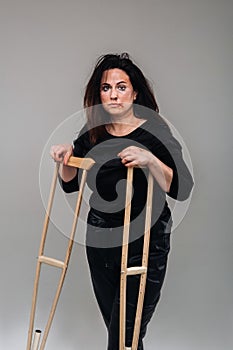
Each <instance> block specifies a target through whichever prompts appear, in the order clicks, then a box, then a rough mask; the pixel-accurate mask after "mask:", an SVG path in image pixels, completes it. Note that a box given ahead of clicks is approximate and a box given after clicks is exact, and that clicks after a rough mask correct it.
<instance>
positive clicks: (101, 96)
mask: <svg viewBox="0 0 233 350" xmlns="http://www.w3.org/2000/svg"><path fill="white" fill-rule="evenodd" d="M106 100H107V94H106V93H103V92H101V93H100V101H101V102H102V103H104V102H105V101H106Z"/></svg>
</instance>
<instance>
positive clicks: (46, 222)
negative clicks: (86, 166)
mask: <svg viewBox="0 0 233 350" xmlns="http://www.w3.org/2000/svg"><path fill="white" fill-rule="evenodd" d="M58 170H59V164H58V163H57V164H56V167H55V169H54V174H53V180H52V184H51V189H50V195H49V200H48V206H47V210H46V214H45V220H44V226H43V231H42V236H41V242H40V248H39V256H40V255H42V254H43V252H44V246H45V240H46V236H47V231H48V225H49V221H50V214H51V209H52V205H53V199H54V194H55V189H56V184H57V177H58ZM40 271H41V263H40V262H39V261H37V266H36V275H35V281H34V289H33V296H32V306H31V315H30V323H29V330H28V341H27V350H30V349H31V344H32V332H33V327H34V320H35V311H36V302H37V294H38V286H39V278H40ZM37 340H38V337H37ZM34 343H35V342H34ZM36 346H37V344H36V345H34V344H33V349H32V350H34V349H36Z"/></svg>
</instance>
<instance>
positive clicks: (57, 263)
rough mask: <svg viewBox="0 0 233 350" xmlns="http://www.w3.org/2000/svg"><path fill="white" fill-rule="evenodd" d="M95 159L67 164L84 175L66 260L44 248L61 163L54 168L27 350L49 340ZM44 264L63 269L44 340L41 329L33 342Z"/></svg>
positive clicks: (38, 348)
mask: <svg viewBox="0 0 233 350" xmlns="http://www.w3.org/2000/svg"><path fill="white" fill-rule="evenodd" d="M94 163H95V162H94V160H93V159H90V158H77V157H73V156H71V157H70V158H69V160H68V163H67V165H68V166H70V167H75V168H79V169H81V170H82V176H81V181H80V185H79V192H78V196H77V202H76V207H75V211H74V219H73V224H72V228H71V232H70V236H69V241H68V245H67V250H66V254H65V259H64V261H61V260H57V259H54V258H51V257H48V256H45V255H44V248H45V242H46V237H47V231H48V226H49V223H50V215H51V210H52V205H53V200H54V195H55V189H56V184H57V179H58V173H59V163H57V164H56V167H55V170H54V175H53V180H52V184H51V189H50V195H49V200H48V206H47V210H46V215H45V220H44V226H43V231H42V237H41V242H40V248H39V254H38V259H37V266H36V275H35V281H34V289H33V296H32V307H31V314H30V323H29V330H28V340H27V348H26V349H27V350H44V348H45V344H46V341H47V337H48V334H49V330H50V328H51V324H52V320H53V317H54V314H55V310H56V307H57V304H58V300H59V297H60V294H61V289H62V286H63V283H64V280H65V276H66V272H67V268H68V264H69V260H70V255H71V251H72V247H73V242H74V236H75V231H76V227H77V221H78V216H79V212H80V207H81V202H82V196H83V191H84V186H85V183H86V177H87V171H88V170H89V169H91V167H92V166H93V165H94ZM42 264H47V265H51V266H53V267H57V268H60V269H62V271H61V275H60V279H59V281H58V286H57V290H56V292H55V297H54V300H53V303H52V307H51V310H50V313H49V317H48V321H47V324H46V327H45V330H44V335H43V337H42V341H41V344H40V336H41V331H40V330H36V331H35V335H34V340H33V344H32V332H33V328H34V319H35V312H36V302H37V295H38V287H39V278H40V272H41V265H42Z"/></svg>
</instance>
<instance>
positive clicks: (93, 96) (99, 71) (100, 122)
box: [84, 53, 161, 143]
mask: <svg viewBox="0 0 233 350" xmlns="http://www.w3.org/2000/svg"><path fill="white" fill-rule="evenodd" d="M114 68H118V69H121V70H123V71H124V72H125V73H126V74H127V75H128V76H129V78H130V81H131V84H132V86H133V89H134V91H136V92H137V97H136V99H135V101H134V107H135V108H136V106H137V105H139V106H144V107H147V108H148V109H149V110H151V111H154V112H156V115H158V112H159V107H158V104H157V102H156V100H155V96H154V93H153V91H152V88H151V86H150V84H149V82H148V80H147V79H146V78H145V76H144V75H143V73H142V71H141V70H140V69H139V68H138V67H137V66H136V65H135V64H134V63H133V62H132V60H131V59H130V57H129V55H128V54H127V53H123V54H120V55H118V54H106V55H102V56H100V57H99V59H98V61H97V63H96V65H95V68H94V71H93V73H92V75H91V77H90V79H89V82H88V84H87V86H86V91H85V95H84V108H87V121H88V126H89V130H90V131H89V134H90V140H91V142H92V143H96V141H97V139H98V137H99V136H101V135H102V134H103V132H104V124H105V123H106V122H107V121H108V115H107V113H106V112H105V111H104V109H103V108H101V99H100V84H101V79H102V75H103V72H104V71H107V70H109V69H114ZM96 105H100V106H98V107H97V108H96V107H95V106H96ZM135 108H134V112H135V114H136V111H135ZM139 117H145V118H146V119H148V116H147V117H146V116H142V115H140V116H139ZM158 118H161V117H159V115H158Z"/></svg>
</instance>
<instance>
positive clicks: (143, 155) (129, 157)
mask: <svg viewBox="0 0 233 350" xmlns="http://www.w3.org/2000/svg"><path fill="white" fill-rule="evenodd" d="M118 157H120V158H121V162H122V164H124V165H125V166H127V167H133V166H139V167H145V166H148V165H149V163H150V162H151V161H152V158H153V157H154V156H153V154H152V153H151V152H150V151H147V150H146V149H143V148H140V147H136V146H129V147H127V148H125V149H123V150H122V151H121V152H120V153H118Z"/></svg>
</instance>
